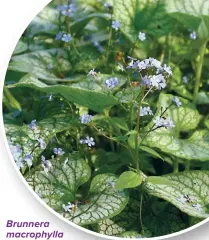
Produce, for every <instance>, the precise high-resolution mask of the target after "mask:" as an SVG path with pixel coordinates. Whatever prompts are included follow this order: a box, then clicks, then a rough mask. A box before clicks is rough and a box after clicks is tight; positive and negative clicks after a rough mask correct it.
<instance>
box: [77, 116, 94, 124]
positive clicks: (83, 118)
mask: <svg viewBox="0 0 209 240" xmlns="http://www.w3.org/2000/svg"><path fill="white" fill-rule="evenodd" d="M91 118H92V116H91V115H89V114H83V115H82V116H81V117H80V120H81V123H82V124H86V123H89V122H91Z"/></svg>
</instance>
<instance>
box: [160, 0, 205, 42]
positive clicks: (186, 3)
mask: <svg viewBox="0 0 209 240" xmlns="http://www.w3.org/2000/svg"><path fill="white" fill-rule="evenodd" d="M165 3H166V9H167V12H168V13H169V14H170V15H171V16H172V17H174V18H176V19H177V20H178V21H179V22H180V23H183V24H184V25H185V26H187V27H189V28H191V29H193V30H196V29H198V33H199V34H198V37H201V38H208V37H209V25H208V15H209V2H208V1H207V0H198V1H191V0H169V1H165Z"/></svg>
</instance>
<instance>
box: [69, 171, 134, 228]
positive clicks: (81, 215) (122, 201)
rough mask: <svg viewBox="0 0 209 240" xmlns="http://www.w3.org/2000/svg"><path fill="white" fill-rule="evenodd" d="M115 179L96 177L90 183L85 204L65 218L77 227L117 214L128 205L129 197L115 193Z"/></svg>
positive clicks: (125, 193) (122, 191)
mask: <svg viewBox="0 0 209 240" xmlns="http://www.w3.org/2000/svg"><path fill="white" fill-rule="evenodd" d="M116 181H117V177H115V176H114V175H111V174H101V175H97V176H96V177H95V178H94V179H93V180H92V183H91V187H90V191H89V194H88V198H87V201H88V203H87V204H83V205H80V206H78V208H77V209H76V210H75V212H74V213H73V214H65V217H66V218H68V219H69V220H71V221H73V222H74V223H76V224H78V225H87V224H94V223H97V222H99V221H101V220H104V219H108V218H111V217H114V216H116V215H117V214H119V213H120V212H121V211H122V210H123V209H124V208H125V206H126V204H127V203H128V200H129V197H128V194H127V192H125V191H124V190H121V191H116V190H115V189H114V188H113V187H112V184H115V182H116Z"/></svg>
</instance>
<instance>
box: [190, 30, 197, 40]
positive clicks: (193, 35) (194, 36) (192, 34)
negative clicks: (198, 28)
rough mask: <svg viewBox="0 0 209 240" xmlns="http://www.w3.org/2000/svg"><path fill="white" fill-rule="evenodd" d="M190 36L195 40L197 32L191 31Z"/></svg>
mask: <svg viewBox="0 0 209 240" xmlns="http://www.w3.org/2000/svg"><path fill="white" fill-rule="evenodd" d="M190 38H191V39H192V40H196V39H197V33H196V32H195V31H193V32H192V33H190Z"/></svg>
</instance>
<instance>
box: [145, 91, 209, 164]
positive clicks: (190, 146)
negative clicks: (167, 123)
mask: <svg viewBox="0 0 209 240" xmlns="http://www.w3.org/2000/svg"><path fill="white" fill-rule="evenodd" d="M172 98H173V96H172V95H167V94H161V95H160V99H159V102H158V110H157V112H156V114H155V116H154V118H153V119H155V118H156V117H157V116H159V115H160V114H161V111H164V110H165V109H166V108H167V107H168V106H169V105H170V104H171V102H172ZM180 100H181V101H182V106H181V107H179V108H178V107H177V106H172V107H170V109H169V110H168V111H166V113H165V117H170V118H171V119H172V120H173V122H174V124H175V127H174V128H172V129H166V128H158V129H156V130H154V131H152V132H150V133H149V134H148V135H147V137H146V140H145V141H144V142H143V144H145V145H147V146H149V147H155V148H158V149H160V150H161V151H162V152H165V153H169V154H172V155H174V156H176V157H180V158H182V159H188V160H199V161H206V160H209V142H208V139H209V132H208V131H204V130H200V131H196V132H194V134H193V135H192V136H191V137H190V138H188V139H181V138H180V137H179V134H180V132H185V131H189V130H192V129H195V128H196V127H197V125H198V123H199V119H200V116H199V114H198V112H197V110H195V109H194V107H193V106H191V105H190V104H188V103H187V101H185V100H183V99H180ZM152 127H153V122H151V123H150V124H149V125H148V126H147V130H151V129H153V128H152Z"/></svg>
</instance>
